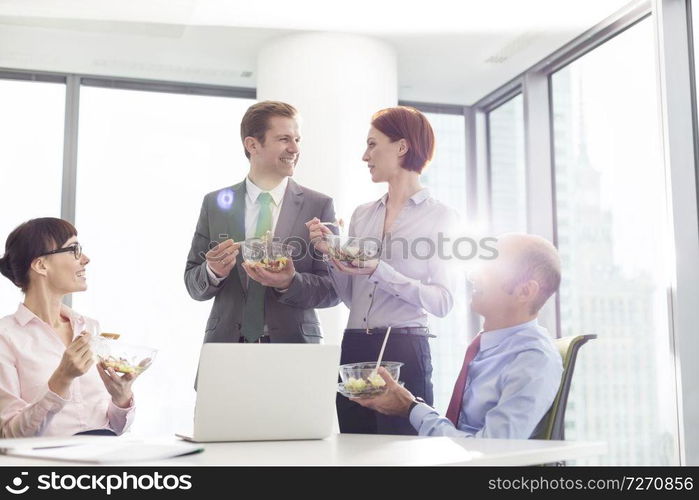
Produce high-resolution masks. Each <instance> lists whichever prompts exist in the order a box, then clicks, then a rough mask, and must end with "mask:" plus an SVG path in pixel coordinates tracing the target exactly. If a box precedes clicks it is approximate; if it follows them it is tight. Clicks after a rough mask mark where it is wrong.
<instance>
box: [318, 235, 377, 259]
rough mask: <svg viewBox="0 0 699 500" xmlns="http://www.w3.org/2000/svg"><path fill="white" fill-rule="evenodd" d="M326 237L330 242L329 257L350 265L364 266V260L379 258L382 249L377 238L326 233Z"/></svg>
mask: <svg viewBox="0 0 699 500" xmlns="http://www.w3.org/2000/svg"><path fill="white" fill-rule="evenodd" d="M324 239H325V241H326V242H327V243H328V253H329V257H330V258H331V259H335V260H338V261H340V262H342V263H343V264H346V265H348V266H353V267H362V266H363V264H364V262H366V261H368V260H372V259H377V258H378V257H379V253H380V251H381V246H380V242H379V241H378V240H377V239H376V238H360V237H355V236H338V235H336V234H326V235H325V236H324Z"/></svg>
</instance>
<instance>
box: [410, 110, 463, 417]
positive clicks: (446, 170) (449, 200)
mask: <svg viewBox="0 0 699 500" xmlns="http://www.w3.org/2000/svg"><path fill="white" fill-rule="evenodd" d="M425 116H426V117H427V119H428V120H429V121H430V124H431V125H432V128H433V130H434V133H435V139H436V146H435V155H434V159H433V160H432V163H431V164H430V165H429V166H428V167H427V168H426V169H425V171H424V173H423V175H422V182H423V183H424V185H425V186H427V187H429V188H430V191H431V192H432V195H433V196H434V197H435V198H436V199H438V200H439V201H441V202H443V203H445V204H447V205H449V206H451V207H452V208H454V209H456V210H457V211H458V212H459V214H460V216H461V217H462V219H461V220H463V221H464V224H465V215H466V121H465V119H464V116H463V115H450V114H442V113H425ZM460 229H461V232H462V233H463V234H464V235H470V234H471V231H470V230H469V228H467V227H465V225H464V226H463V227H461V228H460ZM462 269H464V268H462ZM462 274H463V275H462V277H461V279H460V280H458V281H457V286H456V289H455V290H454V308H453V309H452V310H451V312H450V313H449V314H448V315H447V316H446V317H445V318H437V317H435V316H430V320H429V321H430V329H431V331H432V332H433V333H434V334H435V335H436V336H437V338H436V339H432V341H431V342H430V349H431V352H432V367H433V370H434V371H433V373H432V384H433V386H434V405H435V408H437V409H438V410H440V411H441V412H442V413H445V412H446V410H447V407H448V406H449V400H450V399H451V392H452V390H453V388H454V382H455V381H456V378H457V377H458V375H459V371H460V370H461V362H462V357H461V355H460V354H457V353H461V354H463V353H464V352H465V351H466V346H467V344H468V325H469V321H468V318H469V315H470V312H469V311H470V307H469V304H468V300H467V292H466V271H465V269H464V270H463V271H462Z"/></svg>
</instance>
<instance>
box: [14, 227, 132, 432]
mask: <svg viewBox="0 0 699 500" xmlns="http://www.w3.org/2000/svg"><path fill="white" fill-rule="evenodd" d="M77 234H78V233H77V231H76V229H75V227H73V225H72V224H70V223H69V222H66V221H64V220H62V219H56V218H52V217H45V218H40V219H32V220H30V221H27V222H25V223H24V224H21V225H20V226H18V227H17V228H16V229H15V230H14V231H12V233H10V235H9V236H8V238H7V242H6V243H5V254H4V255H3V257H2V258H0V273H2V274H3V275H4V276H5V277H6V278H8V279H9V280H10V281H12V283H13V284H14V285H15V286H17V287H19V288H21V290H22V291H23V292H24V301H23V302H22V303H21V304H19V307H18V308H17V311H16V312H15V313H14V314H11V315H9V316H5V317H4V318H2V319H0V438H13V437H31V436H68V435H73V434H104V435H117V434H122V433H123V432H124V431H126V430H127V429H128V427H129V426H130V425H131V421H132V420H133V417H134V404H133V394H132V392H131V385H132V384H133V381H134V379H135V378H136V375H135V374H126V375H123V376H120V375H118V374H117V373H116V372H115V371H114V370H113V369H112V368H106V367H105V366H104V365H102V364H101V363H100V364H99V365H98V366H97V367H96V369H91V368H93V365H94V360H93V354H92V351H91V350H90V337H91V335H90V333H89V332H93V331H94V332H98V331H99V327H98V324H97V322H96V321H95V320H93V319H90V318H87V317H85V316H82V315H80V314H78V313H77V312H75V311H73V310H71V309H70V308H68V307H67V306H65V305H64V304H63V303H62V302H63V298H64V297H65V296H66V295H68V294H70V293H73V292H82V291H83V290H86V289H87V281H86V277H85V268H86V266H87V264H89V262H90V259H89V258H88V257H87V255H85V254H84V253H83V252H82V247H81V246H80V243H78V239H77Z"/></svg>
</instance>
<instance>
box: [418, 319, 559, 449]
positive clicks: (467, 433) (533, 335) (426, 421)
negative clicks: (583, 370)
mask: <svg viewBox="0 0 699 500" xmlns="http://www.w3.org/2000/svg"><path fill="white" fill-rule="evenodd" d="M562 373H563V363H562V362H561V356H560V354H559V353H558V350H557V349H556V347H555V345H554V343H553V341H552V340H551V338H550V337H549V335H548V332H547V331H546V329H545V328H543V327H541V326H539V324H538V322H537V320H536V319H534V320H532V321H529V322H527V323H522V324H520V325H516V326H512V327H509V328H503V329H501V330H492V331H489V332H483V334H482V336H481V345H480V349H479V351H478V354H476V356H475V357H474V358H473V361H472V362H471V364H470V366H469V370H468V378H467V380H466V388H465V389H464V396H463V406H462V408H461V413H460V415H459V420H458V426H457V427H454V424H452V423H451V421H450V420H449V419H447V418H445V417H442V416H440V415H439V413H437V412H436V411H435V410H434V409H433V408H431V407H429V406H427V405H426V404H418V405H417V406H415V408H413V410H412V411H411V412H410V423H411V424H412V425H413V427H415V429H416V430H417V431H418V433H419V434H420V435H421V436H450V437H477V438H501V439H528V438H529V437H530V436H531V434H532V432H533V431H534V429H535V428H536V425H537V424H538V423H539V421H540V420H541V418H542V417H543V416H544V415H545V414H546V412H547V411H548V410H549V408H550V407H551V404H552V403H553V400H554V399H555V397H556V393H557V392H558V388H559V386H560V382H561V374H562Z"/></svg>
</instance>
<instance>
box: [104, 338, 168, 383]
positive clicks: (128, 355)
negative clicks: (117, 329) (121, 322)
mask: <svg viewBox="0 0 699 500" xmlns="http://www.w3.org/2000/svg"><path fill="white" fill-rule="evenodd" d="M90 349H92V352H93V354H94V355H95V357H96V361H101V362H102V363H104V364H105V366H107V367H111V368H113V369H114V371H115V372H118V373H136V374H139V373H142V372H144V371H145V370H146V369H147V368H148V367H149V366H150V365H151V364H152V363H153V360H154V359H155V356H156V354H157V353H158V350H157V349H153V348H152V347H146V346H140V345H131V344H127V343H126V342H123V341H121V340H119V339H111V338H107V337H102V336H99V337H93V338H92V339H90Z"/></svg>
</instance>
